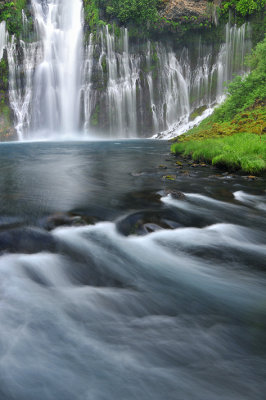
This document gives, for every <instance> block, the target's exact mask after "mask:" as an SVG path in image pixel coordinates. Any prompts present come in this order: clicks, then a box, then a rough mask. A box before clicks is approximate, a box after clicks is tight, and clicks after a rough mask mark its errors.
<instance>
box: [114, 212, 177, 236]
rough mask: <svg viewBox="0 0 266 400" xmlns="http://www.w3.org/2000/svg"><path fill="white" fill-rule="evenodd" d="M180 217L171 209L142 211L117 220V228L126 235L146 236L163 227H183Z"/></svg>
mask: <svg viewBox="0 0 266 400" xmlns="http://www.w3.org/2000/svg"><path fill="white" fill-rule="evenodd" d="M177 219H178V217H177V215H176V214H174V213H173V212H171V211H170V210H163V211H161V210H160V211H159V210H154V211H142V212H137V213H134V214H130V215H128V216H126V217H125V218H123V219H121V220H119V221H118V222H117V229H118V231H119V232H120V233H122V234H123V235H125V236H129V235H139V236H144V235H147V234H149V233H152V232H156V231H158V230H161V229H176V228H178V227H183V225H182V224H181V223H179V222H178V221H177Z"/></svg>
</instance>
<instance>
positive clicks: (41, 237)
mask: <svg viewBox="0 0 266 400" xmlns="http://www.w3.org/2000/svg"><path fill="white" fill-rule="evenodd" d="M55 250H56V243H55V239H54V238H53V236H52V235H50V234H49V233H47V232H45V231H44V230H42V229H38V228H18V229H10V230H7V231H4V232H0V253H5V252H8V253H26V254H34V253H39V252H42V251H49V252H54V251H55Z"/></svg>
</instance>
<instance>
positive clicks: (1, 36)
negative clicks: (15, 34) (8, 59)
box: [0, 21, 6, 61]
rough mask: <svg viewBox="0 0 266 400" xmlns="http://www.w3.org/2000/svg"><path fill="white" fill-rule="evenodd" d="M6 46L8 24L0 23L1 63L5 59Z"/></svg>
mask: <svg viewBox="0 0 266 400" xmlns="http://www.w3.org/2000/svg"><path fill="white" fill-rule="evenodd" d="M5 46H6V23H5V21H2V22H0V61H1V60H2V58H3V52H4V48H5Z"/></svg>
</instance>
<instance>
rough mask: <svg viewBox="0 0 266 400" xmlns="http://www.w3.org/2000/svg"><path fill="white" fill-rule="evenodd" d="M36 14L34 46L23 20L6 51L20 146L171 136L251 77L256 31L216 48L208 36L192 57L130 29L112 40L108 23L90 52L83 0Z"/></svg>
mask: <svg viewBox="0 0 266 400" xmlns="http://www.w3.org/2000/svg"><path fill="white" fill-rule="evenodd" d="M32 9H33V14H34V29H35V37H36V39H35V40H28V39H27V34H28V21H27V18H26V16H25V14H23V24H24V31H25V32H24V36H23V35H22V38H21V39H20V40H19V42H18V43H17V42H16V40H15V38H14V37H12V38H9V40H8V45H7V53H8V62H9V97H10V104H11V107H12V109H13V111H14V115H15V125H16V130H17V133H18V137H19V139H20V140H25V139H32V138H34V139H35V138H52V137H55V136H56V137H65V136H68V135H72V136H74V137H76V138H81V137H88V138H89V137H91V136H92V135H96V136H101V137H102V136H104V137H108V138H117V137H120V138H132V137H150V136H152V135H155V134H158V133H159V132H164V134H163V135H162V136H163V137H165V133H167V132H177V131H178V129H179V128H180V127H182V126H183V127H184V126H186V124H188V123H189V122H190V120H191V114H192V113H193V112H194V111H195V110H197V109H198V108H200V107H204V108H207V109H210V108H211V107H213V106H214V105H215V104H216V103H219V102H220V101H221V99H222V98H223V96H224V91H225V87H224V85H225V83H226V82H228V81H230V80H231V79H232V78H233V75H234V74H243V73H245V72H246V68H245V66H244V57H245V55H246V54H247V53H248V52H249V51H250V48H251V42H250V25H249V24H244V25H242V26H241V27H237V26H232V25H230V24H229V23H228V24H227V25H226V27H225V33H224V37H225V39H224V42H222V43H221V45H220V47H219V48H218V50H217V46H214V44H210V43H209V44H206V43H204V41H203V40H202V39H201V38H199V39H198V43H196V44H195V48H194V49H191V48H187V47H184V48H179V49H174V48H173V47H172V46H171V44H168V43H165V42H158V41H157V42H150V41H148V40H147V41H145V40H144V41H143V42H142V43H140V42H137V43H136V42H134V41H133V40H132V39H130V37H129V32H128V30H127V29H126V28H120V29H118V30H117V29H116V32H114V30H113V29H112V27H110V26H107V25H106V26H104V27H102V28H100V29H99V30H98V32H97V33H96V34H91V35H90V36H89V39H88V41H87V43H85V44H83V39H82V38H83V9H82V1H81V0H65V1H63V0H51V1H50V2H47V1H41V0H32ZM0 29H3V28H2V25H1V28H0ZM0 32H2V30H1V31H0ZM2 36H3V35H1V33H0V38H1V37H2ZM0 40H1V39H0ZM215 47H216V48H215Z"/></svg>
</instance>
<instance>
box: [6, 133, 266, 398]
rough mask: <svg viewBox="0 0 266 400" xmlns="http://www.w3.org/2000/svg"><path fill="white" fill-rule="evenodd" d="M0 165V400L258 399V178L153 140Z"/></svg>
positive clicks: (264, 252)
mask: <svg viewBox="0 0 266 400" xmlns="http://www.w3.org/2000/svg"><path fill="white" fill-rule="evenodd" d="M0 160H1V161H0V167H1V175H0V207H1V218H0V250H1V257H0V274H1V283H0V299H1V302H0V320H1V326H0V399H1V400H18V399H19V400H36V399H37V398H38V400H52V399H57V400H61V399H62V400H73V399H75V400H78V399H80V400H85V399H88V400H92V399H97V400H98V399H106V400H112V399H114V400H115V399H118V398H120V399H125V400H133V399H134V400H135V399H143V400H149V399H152V400H162V399H167V400H179V399H180V400H184V399H186V400H189V399H191V400H227V399H234V400H244V399H246V400H261V399H262V398H263V397H264V393H265V389H266V387H265V385H266V384H265V369H266V346H265V328H266V325H265V322H266V321H265V311H266V309H265V307H266V294H265V280H266V276H265V256H266V246H265V239H266V238H265V220H266V192H265V186H264V181H263V179H262V178H261V179H257V180H256V181H250V180H249V179H247V178H246V177H243V176H241V175H232V174H227V173H222V172H221V171H218V170H216V169H215V168H211V167H205V166H203V165H202V166H197V167H195V166H192V165H191V163H190V161H189V160H179V164H180V163H182V164H183V165H182V166H181V165H177V164H176V158H175V157H174V156H171V155H169V144H168V143H166V142H164V141H153V140H131V141H94V142H86V141H84V142H63V141H62V142H32V143H31V142H28V143H19V142H18V143H6V144H1V146H0ZM167 176H172V177H174V178H172V179H174V180H169V179H168V178H167Z"/></svg>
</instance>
